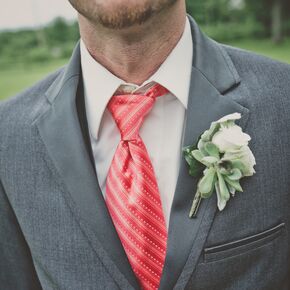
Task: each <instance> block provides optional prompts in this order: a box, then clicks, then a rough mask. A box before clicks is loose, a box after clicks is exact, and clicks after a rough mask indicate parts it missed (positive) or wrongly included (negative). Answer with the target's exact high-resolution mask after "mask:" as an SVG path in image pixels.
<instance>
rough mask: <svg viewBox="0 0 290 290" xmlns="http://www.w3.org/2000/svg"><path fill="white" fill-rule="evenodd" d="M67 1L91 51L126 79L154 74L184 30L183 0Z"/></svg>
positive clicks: (140, 80) (141, 79)
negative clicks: (76, 13) (77, 18)
mask: <svg viewBox="0 0 290 290" xmlns="http://www.w3.org/2000/svg"><path fill="white" fill-rule="evenodd" d="M69 1H70V3H71V4H72V6H73V7H74V8H75V9H76V10H77V11H78V17H79V26H80V33H81V37H82V39H83V41H84V43H85V45H86V47H87V49H88V51H89V52H90V54H91V55H92V56H93V58H94V59H95V60H96V61H98V62H99V63H101V64H102V65H103V66H104V67H106V68H107V69H108V70H109V71H111V72H112V73H113V74H114V75H116V76H117V77H119V78H121V79H122V80H124V81H126V82H128V83H133V84H137V85H141V84H142V83H143V82H144V81H145V80H147V79H148V78H149V77H150V76H151V75H152V74H154V72H155V71H156V70H157V69H158V68H159V66H160V65H161V64H162V63H163V62H164V60H165V59H166V58H167V56H168V55H169V54H170V52H171V51H172V49H173V48H174V47H175V45H176V44H177V42H178V40H179V39H180V37H181V35H182V32H183V30H184V25H185V20H186V9H185V1H184V0H69Z"/></svg>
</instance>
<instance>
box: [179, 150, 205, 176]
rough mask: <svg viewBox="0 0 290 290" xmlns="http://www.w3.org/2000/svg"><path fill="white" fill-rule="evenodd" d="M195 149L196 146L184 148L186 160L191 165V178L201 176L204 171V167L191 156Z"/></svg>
mask: <svg viewBox="0 0 290 290" xmlns="http://www.w3.org/2000/svg"><path fill="white" fill-rule="evenodd" d="M193 147H194V148H195V146H188V147H185V148H183V155H184V158H185V160H186V162H187V163H188V165H189V174H190V175H191V176H195V177H197V176H198V175H200V173H201V171H202V170H203V169H204V165H203V164H202V163H200V162H199V161H197V160H196V159H195V158H194V157H193V156H192V154H191V152H192V150H193V149H192V148H193Z"/></svg>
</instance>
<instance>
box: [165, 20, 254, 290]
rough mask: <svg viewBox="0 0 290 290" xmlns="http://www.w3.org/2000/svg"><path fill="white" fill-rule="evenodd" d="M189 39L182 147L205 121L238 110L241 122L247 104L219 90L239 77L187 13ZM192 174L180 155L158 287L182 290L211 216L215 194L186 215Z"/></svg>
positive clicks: (195, 137)
mask: <svg viewBox="0 0 290 290" xmlns="http://www.w3.org/2000/svg"><path fill="white" fill-rule="evenodd" d="M190 20H191V25H192V34H193V42H194V60H193V66H192V72H191V85H190V92H189V100H188V108H187V112H186V123H185V132H184V138H183V143H182V147H184V146H188V145H192V144H194V143H196V141H197V140H198V138H199V136H200V135H201V134H202V133H203V132H204V131H205V130H206V129H208V128H209V127H210V124H211V122H213V121H216V120H218V119H219V118H221V117H223V116H225V115H227V114H230V113H234V112H238V113H241V115H242V119H241V120H240V122H239V125H240V126H241V127H244V126H245V125H246V123H247V118H248V113H249V111H248V109H247V108H245V107H243V106H241V105H240V104H238V103H236V102H235V101H233V100H232V99H231V98H229V97H228V96H227V95H223V93H224V92H226V91H227V92H228V91H230V90H236V91H240V93H241V94H248V92H246V91H245V90H244V89H240V88H239V82H240V80H239V76H238V74H237V72H236V70H235V68H234V66H233V64H232V62H231V60H230V58H229V57H228V56H227V55H226V52H225V51H223V49H222V48H221V46H220V45H219V44H217V43H215V42H214V41H212V40H210V39H208V38H206V37H205V36H203V35H202V33H201V32H200V31H199V29H198V27H197V25H196V24H195V22H194V21H193V20H192V19H191V18H190ZM197 182H198V178H193V177H191V176H190V175H189V174H188V166H187V164H186V161H185V160H184V158H183V156H181V161H180V169H179V177H178V181H177V185H176V191H175V195H174V200H173V205H172V208H171V215H170V224H169V232H168V244H167V255H166V261H165V265H164V269H163V275H162V279H161V284H160V289H173V288H176V289H183V288H184V287H185V286H186V284H187V282H188V280H189V278H190V276H191V274H192V272H193V271H194V269H195V267H196V264H197V261H198V258H199V256H200V254H201V252H202V249H203V245H204V243H205V241H206V238H207V235H208V233H209V230H210V227H211V224H212V222H213V219H214V216H215V214H216V212H217V205H216V203H217V201H216V196H215V195H213V196H212V197H211V198H209V199H203V200H202V202H201V205H200V208H199V211H198V214H197V217H196V218H193V219H190V218H189V217H188V214H189V211H190V207H191V203H192V200H193V197H194V194H195V191H196V187H197Z"/></svg>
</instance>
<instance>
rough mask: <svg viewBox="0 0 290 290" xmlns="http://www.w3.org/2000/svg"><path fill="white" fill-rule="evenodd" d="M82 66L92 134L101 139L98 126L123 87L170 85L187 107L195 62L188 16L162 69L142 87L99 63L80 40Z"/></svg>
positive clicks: (171, 90)
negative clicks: (154, 83)
mask: <svg viewBox="0 0 290 290" xmlns="http://www.w3.org/2000/svg"><path fill="white" fill-rule="evenodd" d="M80 49H81V67H82V74H83V82H84V93H85V100H86V113H87V118H88V123H89V127H90V131H91V134H92V136H93V137H94V138H95V139H98V133H99V127H100V124H101V120H102V116H103V113H104V111H105V109H106V106H107V103H108V102H109V100H110V98H111V97H112V95H113V94H114V92H115V91H116V90H117V89H118V88H119V87H120V86H121V85H126V86H133V87H134V91H139V90H142V88H143V87H144V86H146V87H147V86H148V84H149V83H151V82H157V83H159V84H161V85H162V86H164V87H165V88H167V89H168V90H169V91H170V93H172V94H173V95H174V96H175V97H176V98H177V99H178V100H179V101H180V102H181V103H182V104H183V106H184V108H187V101H188V92H189V86H190V76H191V63H192V54H193V47H192V35H191V29H190V23H189V20H188V18H187V19H186V23H185V29H184V32H183V34H182V36H181V38H180V40H179V41H178V43H177V45H176V46H175V47H174V49H173V50H172V51H171V53H170V54H169V56H168V57H167V58H166V60H165V61H164V62H163V63H162V64H161V66H160V67H159V69H158V70H157V71H156V72H155V73H154V74H153V75H152V76H151V77H150V78H149V79H148V80H146V81H145V82H144V83H143V84H142V85H141V86H136V85H134V84H130V83H126V82H125V81H123V80H122V79H120V78H118V77H117V76H115V75H114V74H112V73H111V72H110V71H109V70H107V69H106V68H105V67H104V66H102V65H101V64H100V63H98V62H97V61H96V60H94V58H93V57H92V56H91V55H90V53H89V52H88V50H87V48H86V47H85V44H84V42H83V41H82V40H81V46H80Z"/></svg>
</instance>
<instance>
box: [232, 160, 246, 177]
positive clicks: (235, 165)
mask: <svg viewBox="0 0 290 290" xmlns="http://www.w3.org/2000/svg"><path fill="white" fill-rule="evenodd" d="M229 162H231V164H232V167H233V168H238V169H239V170H240V171H241V172H242V174H244V172H247V167H246V166H245V164H244V163H243V162H242V161H240V160H239V159H237V160H230V161H229Z"/></svg>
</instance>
